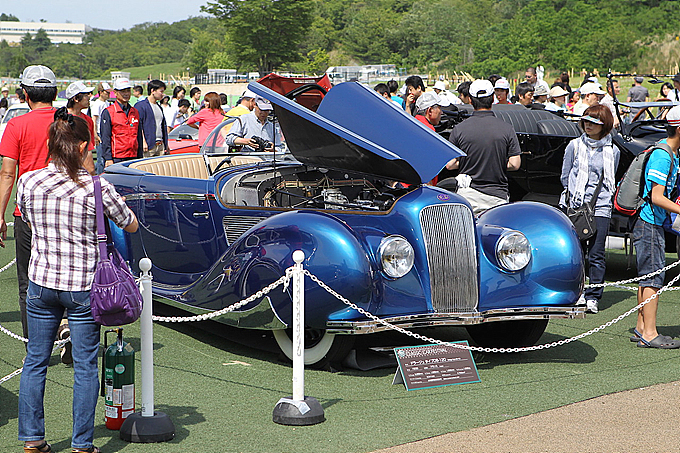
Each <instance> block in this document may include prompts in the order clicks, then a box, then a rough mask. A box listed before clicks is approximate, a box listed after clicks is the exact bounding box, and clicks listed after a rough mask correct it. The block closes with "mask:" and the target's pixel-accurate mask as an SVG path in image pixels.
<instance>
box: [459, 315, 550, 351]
mask: <svg viewBox="0 0 680 453" xmlns="http://www.w3.org/2000/svg"><path fill="white" fill-rule="evenodd" d="M547 326H548V320H547V319H529V320H526V321H500V322H489V323H484V324H478V325H474V326H466V329H467V331H468V334H469V335H470V337H472V340H473V341H474V342H475V343H477V345H479V346H481V347H484V348H521V347H524V346H532V345H534V344H536V342H537V341H538V339H539V338H541V335H543V332H545V328H546V327H547Z"/></svg>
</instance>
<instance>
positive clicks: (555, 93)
mask: <svg viewBox="0 0 680 453" xmlns="http://www.w3.org/2000/svg"><path fill="white" fill-rule="evenodd" d="M568 94H569V92H568V91H567V90H565V89H564V88H562V87H560V86H556V87H552V88H551V89H550V97H551V98H558V97H560V96H566V95H568Z"/></svg>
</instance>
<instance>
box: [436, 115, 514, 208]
mask: <svg viewBox="0 0 680 453" xmlns="http://www.w3.org/2000/svg"><path fill="white" fill-rule="evenodd" d="M449 141H450V142H451V143H453V144H454V145H456V146H457V147H459V148H460V149H462V150H463V151H464V152H465V153H466V154H467V156H463V157H460V158H459V162H460V165H459V169H460V173H464V174H466V175H469V176H470V178H472V182H471V183H470V187H472V188H473V189H475V190H478V191H479V192H482V193H484V194H487V195H491V196H494V197H498V198H503V199H507V198H508V196H509V191H508V175H507V173H506V172H507V168H508V159H509V158H510V157H513V156H519V155H520V154H521V153H522V151H521V149H520V147H519V141H518V140H517V134H515V130H514V129H513V128H512V126H511V125H510V124H508V123H506V122H505V121H503V120H501V119H499V118H496V116H495V115H494V114H493V112H492V111H490V110H488V111H487V110H477V111H475V112H474V113H473V114H472V116H471V117H470V118H468V119H466V120H465V121H463V122H462V123H459V124H457V125H456V126H455V127H454V128H453V131H452V132H451V136H450V138H449Z"/></svg>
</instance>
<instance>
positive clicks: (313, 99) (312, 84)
mask: <svg viewBox="0 0 680 453" xmlns="http://www.w3.org/2000/svg"><path fill="white" fill-rule="evenodd" d="M257 82H258V83H259V84H261V85H264V86H266V87H267V88H269V89H271V90H273V91H276V92H277V93H280V94H282V95H284V96H285V97H287V98H289V99H294V100H295V101H296V102H297V103H298V104H301V105H304V106H305V107H307V108H308V109H310V110H312V111H316V109H317V107H319V104H321V100H322V99H323V97H324V96H325V95H326V93H327V92H328V90H330V89H331V87H332V85H331V80H330V79H329V78H328V75H327V74H324V75H323V76H320V77H284V76H281V75H278V74H275V73H273V72H272V73H271V74H268V75H266V76H264V77H262V78H260V79H259V80H258V81H257Z"/></svg>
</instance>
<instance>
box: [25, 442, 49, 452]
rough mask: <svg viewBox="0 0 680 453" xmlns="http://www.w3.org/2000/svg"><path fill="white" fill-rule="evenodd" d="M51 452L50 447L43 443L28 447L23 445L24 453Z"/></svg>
mask: <svg viewBox="0 0 680 453" xmlns="http://www.w3.org/2000/svg"><path fill="white" fill-rule="evenodd" d="M51 451H52V446H51V445H50V444H48V443H47V442H45V441H43V443H41V444H40V445H33V446H30V447H27V446H26V445H24V453H50V452H51Z"/></svg>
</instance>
